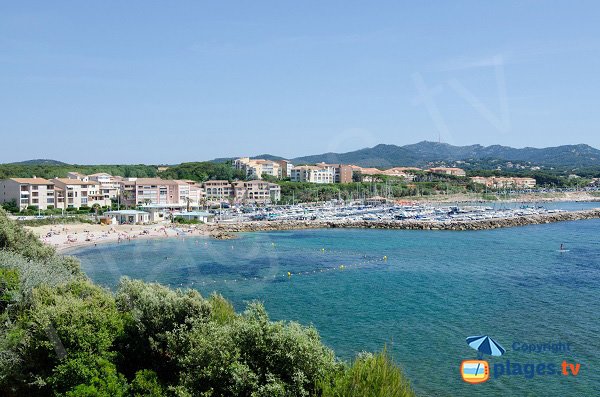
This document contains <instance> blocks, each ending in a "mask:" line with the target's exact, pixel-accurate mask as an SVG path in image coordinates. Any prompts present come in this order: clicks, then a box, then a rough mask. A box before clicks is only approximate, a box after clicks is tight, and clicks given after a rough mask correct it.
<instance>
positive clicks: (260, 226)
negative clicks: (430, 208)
mask: <svg viewBox="0 0 600 397" xmlns="http://www.w3.org/2000/svg"><path fill="white" fill-rule="evenodd" d="M598 218H600V208H597V209H591V210H581V211H568V212H553V213H542V214H534V215H523V216H513V217H506V218H492V219H482V220H447V221H424V220H415V219H404V220H374V221H368V220H348V219H340V220H333V221H297V220H285V221H277V220H275V221H254V222H240V223H228V224H217V225H208V226H206V228H207V231H209V233H210V234H211V236H213V237H215V238H218V239H227V238H231V237H232V235H231V233H237V232H254V231H275V230H295V229H319V228H365V229H402V230H457V231H460V230H488V229H498V228H506V227H516V226H526V225H540V224H545V223H553V222H565V221H577V220H584V219H598Z"/></svg>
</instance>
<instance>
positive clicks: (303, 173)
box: [290, 165, 335, 183]
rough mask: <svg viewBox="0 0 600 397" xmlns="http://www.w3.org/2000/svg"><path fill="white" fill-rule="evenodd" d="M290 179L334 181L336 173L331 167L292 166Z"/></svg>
mask: <svg viewBox="0 0 600 397" xmlns="http://www.w3.org/2000/svg"><path fill="white" fill-rule="evenodd" d="M290 180H291V181H292V182H310V183H334V182H335V174H334V172H333V170H332V169H331V168H329V167H319V166H316V165H302V166H298V167H294V168H292V172H291V176H290Z"/></svg>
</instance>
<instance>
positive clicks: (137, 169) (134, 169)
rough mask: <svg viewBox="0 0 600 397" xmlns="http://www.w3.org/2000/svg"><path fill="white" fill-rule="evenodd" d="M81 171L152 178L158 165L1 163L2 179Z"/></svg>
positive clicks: (42, 176)
mask: <svg viewBox="0 0 600 397" xmlns="http://www.w3.org/2000/svg"><path fill="white" fill-rule="evenodd" d="M71 171H73V172H80V173H82V174H84V175H90V174H95V173H99V172H106V173H108V174H111V175H121V176H124V177H126V178H133V177H137V178H152V177H155V176H156V175H157V167H156V166H153V165H144V164H139V165H76V164H60V165H52V164H0V179H7V178H31V177H32V176H33V175H35V176H37V177H38V178H46V179H51V178H56V177H58V178H66V177H67V174H68V173H69V172H71Z"/></svg>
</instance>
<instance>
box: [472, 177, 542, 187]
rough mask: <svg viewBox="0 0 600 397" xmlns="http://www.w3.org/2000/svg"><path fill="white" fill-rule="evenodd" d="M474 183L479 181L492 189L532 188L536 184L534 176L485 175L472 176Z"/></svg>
mask: <svg viewBox="0 0 600 397" xmlns="http://www.w3.org/2000/svg"><path fill="white" fill-rule="evenodd" d="M471 181H473V182H474V183H479V184H481V185H484V186H486V187H488V188H491V189H505V188H525V189H531V188H534V187H535V185H536V180H535V179H534V178H518V177H499V176H491V177H483V176H474V177H472V178H471Z"/></svg>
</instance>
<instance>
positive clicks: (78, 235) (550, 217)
mask: <svg viewBox="0 0 600 397" xmlns="http://www.w3.org/2000/svg"><path fill="white" fill-rule="evenodd" d="M587 219H600V208H595V209H589V210H577V211H564V212H555V213H546V214H536V215H522V216H514V217H506V218H496V219H484V220H469V221H464V220H449V221H423V220H414V219H405V220H386V221H381V220H379V221H366V220H344V219H341V220H334V221H252V222H243V223H231V224H204V225H191V226H189V225H186V226H184V227H174V226H172V225H169V226H167V225H145V226H142V225H134V226H129V225H128V226H101V225H89V224H77V225H68V227H56V225H53V226H39V227H28V229H29V230H32V231H33V232H34V234H35V235H36V236H37V237H38V238H40V239H41V240H42V241H43V242H44V243H46V244H48V245H51V246H53V247H54V248H55V249H56V251H57V253H59V254H67V253H68V251H72V250H74V249H77V248H83V247H89V246H97V245H98V244H107V243H118V242H120V241H132V240H150V239H158V238H177V237H194V236H197V237H211V238H215V239H219V240H227V239H232V238H235V237H236V235H235V234H236V233H249V232H265V231H279V230H282V231H283V230H303V229H336V228H339V229H389V230H447V231H475V230H490V229H499V228H507V227H518V226H527V225H541V224H548V223H556V222H568V221H577V220H587ZM49 232H51V233H56V234H54V235H52V236H50V237H47V236H46V235H47V234H48V233H49ZM182 234H183V236H182ZM44 236H46V237H44ZM82 237H83V238H82Z"/></svg>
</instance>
